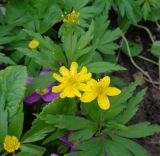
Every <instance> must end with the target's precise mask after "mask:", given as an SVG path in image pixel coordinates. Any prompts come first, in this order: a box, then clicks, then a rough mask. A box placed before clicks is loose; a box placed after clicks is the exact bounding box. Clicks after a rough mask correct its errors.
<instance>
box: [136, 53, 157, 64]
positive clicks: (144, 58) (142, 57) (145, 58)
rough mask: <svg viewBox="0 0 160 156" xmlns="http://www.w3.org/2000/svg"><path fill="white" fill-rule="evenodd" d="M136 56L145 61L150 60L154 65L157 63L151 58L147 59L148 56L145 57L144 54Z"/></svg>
mask: <svg viewBox="0 0 160 156" xmlns="http://www.w3.org/2000/svg"><path fill="white" fill-rule="evenodd" d="M137 57H138V58H141V59H143V60H145V61H147V62H150V63H152V64H155V65H157V66H158V65H159V64H158V63H157V62H155V61H153V60H151V59H149V58H147V57H144V56H141V55H140V56H137Z"/></svg>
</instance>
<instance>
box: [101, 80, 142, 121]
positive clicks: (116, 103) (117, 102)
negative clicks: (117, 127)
mask: <svg viewBox="0 0 160 156" xmlns="http://www.w3.org/2000/svg"><path fill="white" fill-rule="evenodd" d="M140 81H141V80H137V81H135V82H133V83H131V84H130V85H129V86H127V87H125V88H123V89H122V93H121V94H120V95H118V96H115V97H112V98H110V103H111V107H110V109H109V110H107V111H105V112H104V113H103V118H104V120H108V121H112V120H113V119H114V118H115V117H117V116H118V115H119V114H120V113H121V112H122V111H123V110H124V108H125V107H126V106H125V103H126V102H127V100H128V99H130V98H131V97H132V95H133V93H134V91H135V89H136V87H137V86H138V84H139V83H140Z"/></svg>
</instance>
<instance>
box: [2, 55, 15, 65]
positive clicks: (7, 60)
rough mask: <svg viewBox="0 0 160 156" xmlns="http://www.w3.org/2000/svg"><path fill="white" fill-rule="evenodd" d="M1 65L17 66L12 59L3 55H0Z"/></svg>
mask: <svg viewBox="0 0 160 156" xmlns="http://www.w3.org/2000/svg"><path fill="white" fill-rule="evenodd" d="M0 63H5V64H11V65H15V64H16V63H15V62H14V61H13V60H12V59H10V58H9V57H7V56H5V55H4V54H3V53H0Z"/></svg>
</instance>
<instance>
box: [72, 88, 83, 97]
mask: <svg viewBox="0 0 160 156" xmlns="http://www.w3.org/2000/svg"><path fill="white" fill-rule="evenodd" d="M73 92H74V95H75V96H77V97H81V93H80V92H79V90H77V89H74V90H73Z"/></svg>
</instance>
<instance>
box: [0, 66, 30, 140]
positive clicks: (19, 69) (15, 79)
mask: <svg viewBox="0 0 160 156" xmlns="http://www.w3.org/2000/svg"><path fill="white" fill-rule="evenodd" d="M26 81H27V71H26V67H23V66H15V67H7V68H6V69H5V70H2V71H0V116H1V117H3V118H2V119H3V121H2V120H0V127H2V128H3V130H1V132H2V133H1V135H0V142H2V141H3V138H4V137H5V135H6V133H7V134H10V135H15V136H17V137H18V138H19V137H20V135H21V133H22V127H23V103H22V100H23V97H24V91H25V86H26ZM4 122H5V123H4Z"/></svg>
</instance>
